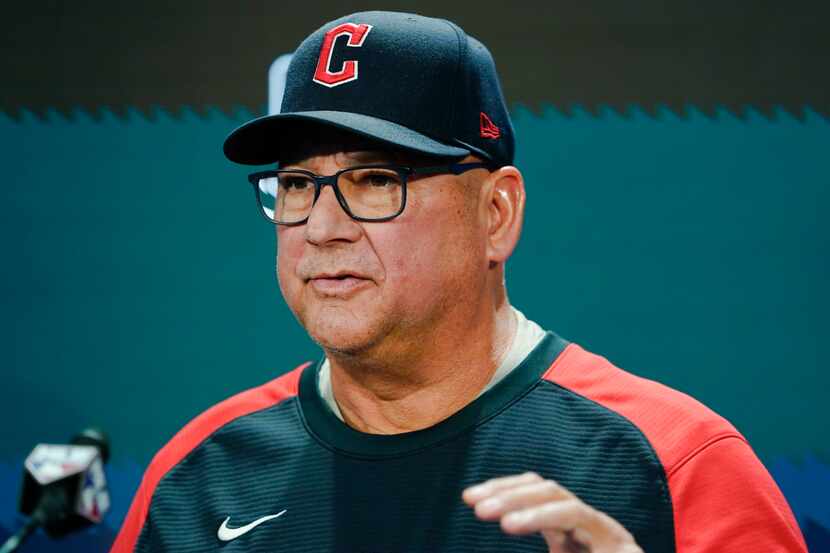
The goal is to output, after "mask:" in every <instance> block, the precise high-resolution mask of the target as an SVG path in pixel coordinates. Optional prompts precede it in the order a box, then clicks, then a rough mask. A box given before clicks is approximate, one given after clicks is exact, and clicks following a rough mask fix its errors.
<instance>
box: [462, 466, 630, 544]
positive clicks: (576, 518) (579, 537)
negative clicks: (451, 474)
mask: <svg viewBox="0 0 830 553" xmlns="http://www.w3.org/2000/svg"><path fill="white" fill-rule="evenodd" d="M462 497H463V498H464V502H465V503H467V505H469V506H470V507H473V509H475V513H476V516H477V517H478V518H480V519H482V520H493V521H495V520H499V521H501V528H502V530H504V531H505V532H507V533H508V534H519V535H521V534H531V533H533V532H541V533H542V535H543V536H544V538H545V541H547V543H548V547H549V548H550V549H549V550H550V553H642V549H640V547H639V546H638V545H637V544H636V542H635V541H634V538H633V537H632V536H631V534H630V533H629V532H628V530H626V529H625V528H623V526H622V524H620V523H619V522H617V521H616V520H614V519H613V518H611V517H610V516H608V515H606V514H605V513H601V512H600V511H597V510H596V509H593V508H591V507H589V506H588V505H586V504H585V503H583V502H582V501H580V500H579V498H578V497H576V496H575V495H574V494H572V493H571V492H569V491H568V490H566V489H565V488H563V487H562V486H560V485H559V484H557V483H556V482H554V481H553V480H545V479H544V478H542V477H541V476H539V475H538V474H536V473H535V472H526V473H524V474H519V475H515V476H505V477H503V478H494V479H492V480H488V481H487V482H484V483H482V484H478V485H476V486H472V487H470V488H467V489H466V490H464V494H463V496H462Z"/></svg>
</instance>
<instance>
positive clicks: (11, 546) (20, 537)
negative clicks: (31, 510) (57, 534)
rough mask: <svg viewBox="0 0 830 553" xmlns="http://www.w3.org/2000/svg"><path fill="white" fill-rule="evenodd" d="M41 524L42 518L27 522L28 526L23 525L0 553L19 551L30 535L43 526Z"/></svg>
mask: <svg viewBox="0 0 830 553" xmlns="http://www.w3.org/2000/svg"><path fill="white" fill-rule="evenodd" d="M41 522H42V520H41V519H40V517H35V516H33V517H32V518H30V519H29V520H28V521H26V524H24V525H23V528H21V529H20V530H18V531H17V533H16V534H15V535H13V536H11V537H9V539H7V540H6V543H4V544H3V546H2V547H0V553H12V552H13V551H17V548H18V547H20V544H22V543H23V542H24V541H26V538H28V537H29V535H30V534H31V533H32V532H34V531H35V529H37V527H38V526H40V525H41Z"/></svg>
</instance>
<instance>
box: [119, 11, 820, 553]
mask: <svg viewBox="0 0 830 553" xmlns="http://www.w3.org/2000/svg"><path fill="white" fill-rule="evenodd" d="M224 149H225V154H226V155H227V156H228V157H229V158H230V159H231V160H233V161H236V162H239V163H245V164H253V165H257V164H268V163H274V162H277V163H278V164H279V165H278V169H274V170H266V171H260V172H257V173H254V174H252V175H251V176H250V178H249V180H250V182H251V184H252V185H253V186H254V190H255V192H256V194H257V201H258V203H259V207H260V209H261V211H262V213H263V214H264V215H265V216H266V217H267V218H268V219H269V220H270V221H272V222H273V223H275V224H276V233H277V243H278V244H277V273H278V278H279V284H280V289H281V291H282V294H283V296H284V298H285V300H286V302H287V304H288V306H289V307H290V308H291V310H292V311H293V313H294V314H295V316H296V317H297V319H298V320H299V321H300V323H301V324H302V325H303V326H304V327H305V329H306V330H307V331H308V333H309V335H310V336H311V337H312V338H313V339H314V340H315V341H316V342H317V343H319V344H320V346H321V347H322V349H323V351H324V352H325V355H324V357H323V358H322V360H321V361H320V362H318V363H313V364H306V365H303V366H301V367H298V368H296V369H294V370H293V371H291V372H289V373H287V374H285V375H283V376H281V377H279V378H277V379H276V380H274V381H272V382H269V383H267V384H265V385H263V386H260V387H258V388H255V389H253V390H249V391H247V392H244V393H242V394H240V395H237V396H235V397H233V398H231V399H229V400H226V401H225V402H223V403H221V404H219V405H217V406H215V407H213V408H212V409H210V410H208V411H207V412H205V413H204V414H202V415H201V416H199V417H198V418H197V419H195V420H194V421H193V422H191V423H190V424H189V425H187V426H186V427H185V428H184V429H183V430H182V431H181V432H180V433H179V434H177V435H176V437H174V438H173V439H172V440H171V441H170V443H168V444H167V445H166V446H165V447H164V448H163V449H162V450H161V451H160V452H159V454H158V455H157V456H156V457H155V458H154V460H153V462H152V463H151V465H150V467H149V468H148V469H147V472H146V474H145V477H144V480H143V482H142V484H141V487H140V488H139V490H138V492H137V494H136V497H135V499H134V501H133V505H132V507H131V509H130V512H129V514H128V516H127V519H126V521H125V523H124V526H123V528H122V529H121V532H120V534H119V536H118V539H117V540H116V543H115V545H114V547H113V551H116V552H119V553H120V552H128V551H153V552H155V551H176V552H186V551H199V552H202V551H212V550H220V549H221V550H223V551H243V550H244V551H248V550H250V551H361V552H363V551H377V552H380V551H383V552H393V551H394V552H399V551H458V552H460V551H592V552H594V553H612V552H613V553H633V552H640V551H646V552H648V553H652V552H673V551H680V552H684V553H699V552H704V551H706V552H715V551H718V552H746V551H765V552H770V551H799V552H801V551H805V550H806V549H805V546H804V543H803V540H802V537H801V535H800V532H799V530H798V527H797V525H796V523H795V521H794V519H793V516H792V514H791V512H790V510H789V507H788V506H787V504H786V502H785V500H784V499H783V497H782V495H781V493H780V492H779V490H778V489H777V487H776V486H775V484H774V482H773V481H772V479H771V478H770V476H769V474H768V473H767V472H766V470H765V469H764V468H763V466H762V465H761V463H760V462H759V461H758V459H757V458H756V457H755V455H754V454H753V452H752V450H751V449H750V447H749V445H748V444H747V443H746V441H745V440H744V438H743V437H742V436H741V435H740V434H739V433H738V432H737V431H736V430H735V429H734V428H733V427H732V426H731V425H730V424H729V423H728V422H727V421H725V420H723V419H722V418H720V417H718V416H717V415H716V414H714V413H712V412H711V411H709V410H708V409H706V408H705V407H704V406H702V405H701V404H699V403H697V402H696V401H695V400H693V399H692V398H690V397H688V396H685V395H683V394H681V393H679V392H676V391H673V390H670V389H668V388H666V387H664V386H661V385H659V384H657V383H655V382H651V381H647V380H644V379H640V378H637V377H635V376H633V375H631V374H629V373H626V372H624V371H622V370H620V369H618V368H616V367H614V366H613V365H611V364H610V363H609V362H608V361H607V360H606V359H604V358H602V357H599V356H597V355H594V354H592V353H589V352H587V351H585V350H584V349H582V348H580V347H579V346H577V345H576V344H572V343H568V342H567V341H565V340H564V339H562V338H560V337H559V336H557V335H556V334H554V333H552V332H546V331H544V330H543V329H541V328H540V327H539V325H537V324H536V323H534V322H532V321H529V320H527V319H526V318H525V317H524V316H523V315H522V314H521V312H519V311H518V310H516V309H515V308H513V307H512V306H511V305H510V303H509V302H508V299H507V295H506V290H505V282H504V267H505V263H506V261H507V259H508V258H509V257H510V254H511V253H512V251H513V249H514V247H515V246H516V243H517V241H518V239H519V235H520V231H521V227H522V217H523V212H524V204H525V189H524V182H523V178H522V174H521V172H520V171H519V170H518V169H517V168H516V167H514V166H513V165H512V163H513V151H514V142H513V130H512V126H511V123H510V119H509V116H508V113H507V110H506V108H505V104H504V100H503V97H502V93H501V90H500V87H499V83H498V78H497V75H496V71H495V66H494V64H493V61H492V58H491V56H490V54H489V52H488V51H487V50H486V48H485V47H484V46H483V45H482V44H481V43H480V42H478V41H477V40H475V39H473V38H471V37H469V36H467V35H466V34H465V33H464V32H463V31H462V30H461V29H460V28H458V27H457V26H455V25H454V24H452V23H450V22H447V21H443V20H438V19H431V18H425V17H421V16H417V15H411V14H400V13H388V12H366V13H357V14H352V15H349V16H347V17H344V18H341V19H338V20H336V21H333V22H330V23H328V24H326V25H324V26H323V27H322V28H320V29H319V30H317V31H315V32H314V33H313V34H311V35H310V36H309V37H308V38H307V39H306V40H305V41H303V43H302V44H301V45H300V46H299V48H298V50H297V51H296V53H295V55H294V58H293V60H292V62H291V65H290V67H289V70H288V75H287V85H286V91H285V96H284V100H283V104H282V113H281V114H279V115H275V116H268V117H263V118H260V119H257V120H254V121H252V122H249V123H248V124H246V125H243V126H242V127H240V128H239V129H237V130H235V131H234V132H233V133H232V134H231V135H230V136H229V137H228V139H227V140H226V142H225V148H224Z"/></svg>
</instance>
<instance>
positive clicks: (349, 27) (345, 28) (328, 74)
mask: <svg viewBox="0 0 830 553" xmlns="http://www.w3.org/2000/svg"><path fill="white" fill-rule="evenodd" d="M371 30H372V26H371V25H367V24H366V23H361V24H360V25H355V24H354V23H342V24H340V25H338V26H337V27H335V28H333V29H330V30H329V32H327V33H326V36H325V37H324V38H323V47H322V48H320V57H319V58H318V59H317V69H316V70H315V71H314V82H315V83H317V84H321V85H323V86H327V87H329V88H332V87H334V86H337V85H341V84H344V83H348V82H351V81H356V80H357V62H356V61H355V60H348V61H346V62H345V63H343V67H341V68H340V70H339V71H331V70H330V69H329V65H330V64H331V54H332V51H333V50H334V41H335V40H337V37H340V36H344V35H345V36H348V37H349V40H348V41H347V42H346V45H347V46H353V47H358V46H363V41H364V40H366V35H368V34H369V31H371Z"/></svg>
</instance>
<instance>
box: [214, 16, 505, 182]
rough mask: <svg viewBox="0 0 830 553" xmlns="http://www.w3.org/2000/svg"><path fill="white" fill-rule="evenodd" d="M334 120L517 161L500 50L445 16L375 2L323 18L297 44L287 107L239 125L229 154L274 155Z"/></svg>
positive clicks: (390, 137)
mask: <svg viewBox="0 0 830 553" xmlns="http://www.w3.org/2000/svg"><path fill="white" fill-rule="evenodd" d="M342 85H345V86H342ZM496 122H498V124H496ZM326 127H336V128H338V129H342V130H347V131H352V132H354V133H356V134H359V135H362V136H365V137H368V138H371V139H375V140H377V141H379V142H381V143H385V144H388V145H390V146H393V147H398V148H403V149H408V150H412V151H415V152H420V153H424V154H429V155H434V156H440V157H445V158H451V159H456V160H460V159H463V158H464V157H467V156H469V155H471V154H473V155H476V156H478V157H480V158H482V159H483V160H485V161H487V162H489V163H490V164H492V165H493V166H495V167H499V166H503V165H510V164H512V162H513V153H514V140H513V128H512V125H511V123H510V115H509V114H508V113H507V107H506V106H505V103H504V97H503V96H502V92H501V86H500V84H499V80H498V75H497V73H496V67H495V63H494V62H493V58H492V56H491V55H490V52H489V51H488V50H487V48H485V46H484V45H483V44H482V43H481V42H479V41H478V40H476V39H475V38H473V37H471V36H468V35H467V34H466V33H465V32H464V31H463V30H462V29H460V28H459V27H458V26H457V25H455V24H454V23H451V22H449V21H446V20H444V19H436V18H431V17H423V16H420V15H416V14H410V13H398V12H385V11H369V12H361V13H355V14H351V15H348V16H345V17H342V18H340V19H337V20H335V21H331V22H329V23H327V24H325V25H323V26H322V27H321V28H320V29H318V30H316V31H315V32H313V33H312V34H311V35H309V36H308V37H306V39H305V40H303V42H302V43H301V44H300V45H299V47H298V48H297V50H296V51H295V52H294V55H293V57H292V59H291V64H290V65H289V67H288V72H287V74H286V81H285V94H284V96H283V100H282V106H281V109H280V113H278V114H272V115H270V116H265V117H260V118H258V119H255V120H253V121H249V122H248V123H246V124H245V125H242V126H241V127H239V128H238V129H236V130H235V131H234V132H232V133H231V134H230V135H229V136H228V138H227V140H225V147H224V149H225V155H227V156H228V158H229V159H231V160H232V161H236V162H238V163H245V164H251V165H260V164H266V163H273V162H276V161H279V160H280V156H281V155H282V152H283V151H285V149H286V148H290V147H291V145H292V144H294V143H296V137H297V133H298V132H309V133H314V136H323V135H324V133H325V128H326ZM283 142H285V144H283Z"/></svg>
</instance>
